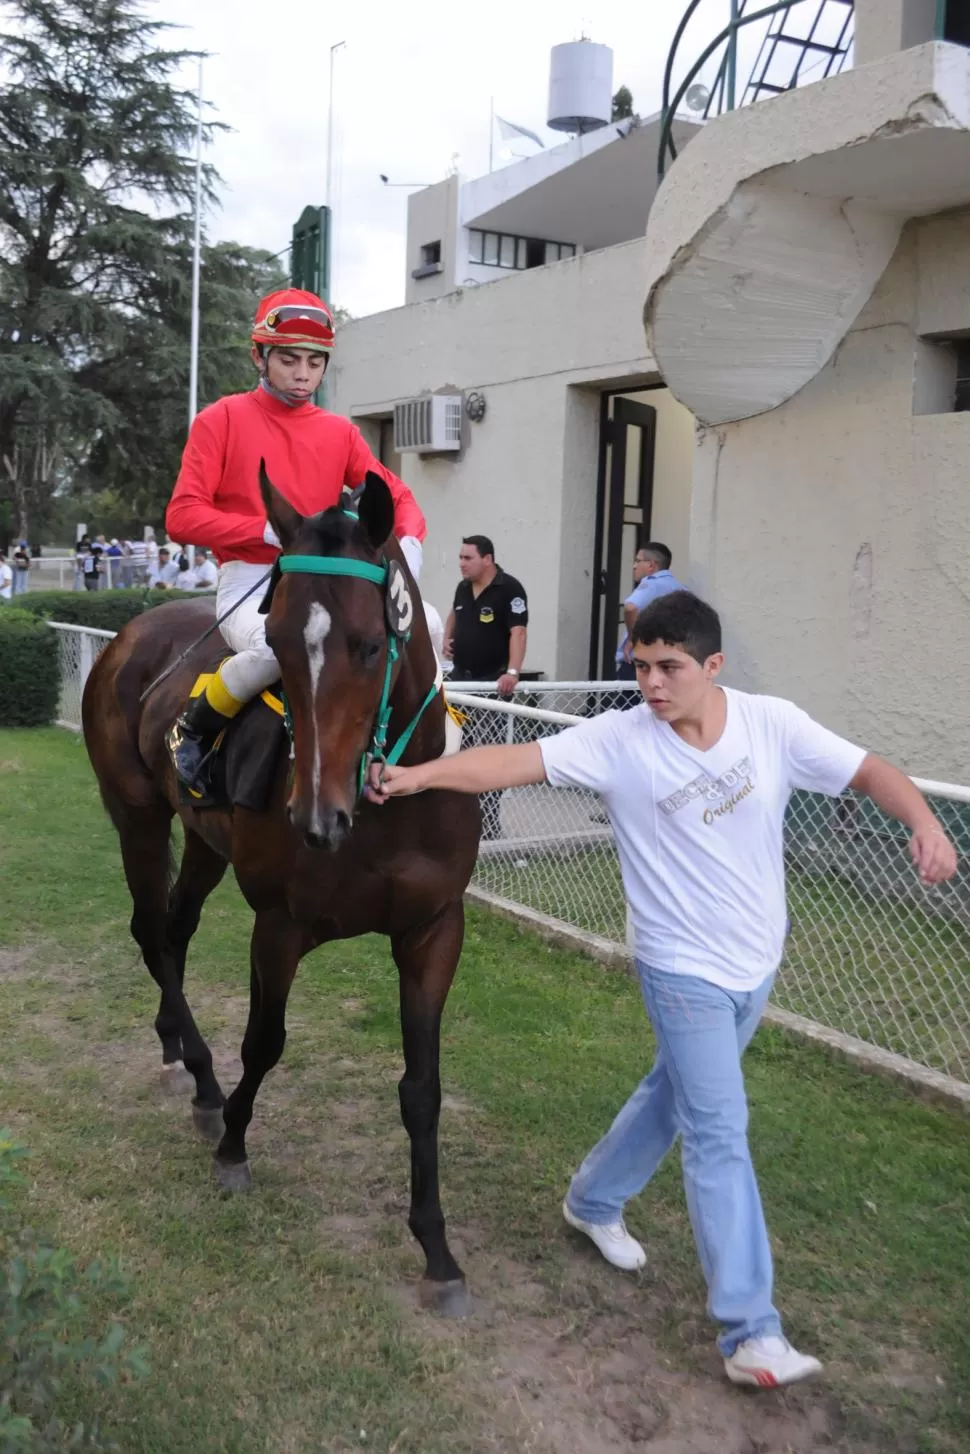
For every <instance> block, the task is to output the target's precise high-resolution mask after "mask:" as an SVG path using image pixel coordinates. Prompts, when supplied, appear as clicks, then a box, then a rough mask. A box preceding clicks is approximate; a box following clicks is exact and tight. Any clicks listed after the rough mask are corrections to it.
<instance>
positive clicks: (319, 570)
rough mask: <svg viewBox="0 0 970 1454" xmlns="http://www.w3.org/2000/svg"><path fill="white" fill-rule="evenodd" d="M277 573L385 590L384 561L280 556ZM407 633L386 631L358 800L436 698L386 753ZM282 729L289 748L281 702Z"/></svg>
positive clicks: (397, 758) (289, 726) (430, 695)
mask: <svg viewBox="0 0 970 1454" xmlns="http://www.w3.org/2000/svg"><path fill="white" fill-rule="evenodd" d="M344 514H346V515H349V516H350V518H351V519H352V520H356V518H357V516H356V515H354V514H353V513H352V512H351V511H350V510H345V511H344ZM277 565H278V567H279V569H280V571H281V572H282V573H283V574H284V575H291V574H292V575H307V576H350V577H352V578H353V579H355V580H360V581H373V583H374V585H375V586H381V587H382V588H383V589H384V590H385V591H386V589H387V583H388V577H389V574H390V567H389V566H388V563H387V560H386V558H385V560H384V561H383V562H382V564H381V565H371V564H369V562H368V561H365V560H352V559H350V558H349V557H347V556H336V555H281V556H280V558H279V560H278V561H277ZM410 635H411V633H410V632H406V633H405V634H404V635H400V634H399V633H398V632H396V631H393V630H392V629H391V628H390V627H389V628H388V638H387V665H386V667H385V669H384V686H383V689H382V691H381V700H380V706H379V707H378V709H377V717H376V719H375V722H374V735H373V737H372V739H371V745H370V749H369V750H368V751H366V752H365V753H364V755H363V757H362V758H361V760H360V768H359V770H358V774H357V793H358V796H359V795H360V794H361V793H362V792H363V790H364V785H365V783H366V782H367V772H368V769H369V767H370V764H371V763H372V762H376V763H380V764H381V766H382V767H383V766H387V765H390V766H391V767H393V766H394V765H395V763H397V762H399V761H400V759H401V758H402V757H403V755H404V753H405V751H406V750H407V746H408V743H409V742H410V741H411V738H412V737H413V736H414V732H415V729H416V727H417V725H418V723H419V722H420V721H421V718H422V717H423V716H424V714H425V711H426V710H427V708H428V707H430V705H431V703H432V702H433V701H434V699H435V697H436V696H437V695H438V690H439V688H438V683H437V682H435V683H434V684H433V686H432V687H431V689H430V691H429V692H428V694H427V696H426V697H425V699H424V701H423V702H422V703H421V706H420V707H419V708H418V710H417V712H416V713H415V715H414V717H412V719H411V721H410V722H409V723H408V725H407V727H406V728H405V729H404V731H403V732H402V733H401V735H400V737H399V738H398V739H397V741H396V742H395V744H394V746H393V747H392V748H390V750H388V746H387V732H388V727H389V725H390V721H391V677H392V676H393V674H394V664H395V662H396V661H397V659H398V657H399V656H400V654H401V646H402V644H403V645H407V642H408V640H409V639H410ZM284 707H285V721H286V728H287V731H288V733H289V736H290V746H291V747H292V745H293V721H292V718H291V717H290V709H289V703H288V702H286V699H285V698H284Z"/></svg>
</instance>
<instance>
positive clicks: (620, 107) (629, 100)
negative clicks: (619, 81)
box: [610, 86, 634, 121]
mask: <svg viewBox="0 0 970 1454" xmlns="http://www.w3.org/2000/svg"><path fill="white" fill-rule="evenodd" d="M633 115H634V111H633V95H632V93H631V91H630V90H629V88H628V87H627V86H621V87H620V89H619V90H618V91H617V93H616V95H615V96H614V97H613V111H612V114H611V118H610V119H611V120H612V121H627V120H629V119H630V118H631V117H632V116H633Z"/></svg>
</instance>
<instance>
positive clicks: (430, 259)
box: [411, 238, 442, 279]
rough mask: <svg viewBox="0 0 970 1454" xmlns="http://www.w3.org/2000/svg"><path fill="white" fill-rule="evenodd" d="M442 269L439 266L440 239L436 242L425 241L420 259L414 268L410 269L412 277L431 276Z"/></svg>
mask: <svg viewBox="0 0 970 1454" xmlns="http://www.w3.org/2000/svg"><path fill="white" fill-rule="evenodd" d="M441 271H442V267H441V240H440V238H439V239H438V241H437V242H426V243H424V244H423V245H422V248H421V261H420V263H419V264H418V266H417V267H416V268H412V269H411V276H412V278H416V279H420V278H431V277H434V276H435V274H436V273H440V272H441Z"/></svg>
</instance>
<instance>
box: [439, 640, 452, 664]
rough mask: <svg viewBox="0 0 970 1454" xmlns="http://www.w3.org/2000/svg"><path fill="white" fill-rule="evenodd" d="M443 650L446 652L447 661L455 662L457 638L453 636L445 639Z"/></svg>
mask: <svg viewBox="0 0 970 1454" xmlns="http://www.w3.org/2000/svg"><path fill="white" fill-rule="evenodd" d="M441 649H442V651H443V652H444V654H445V658H446V660H447V661H454V659H455V638H454V637H453V636H447V637H446V638H445V640H444V643H443V645H442V647H441Z"/></svg>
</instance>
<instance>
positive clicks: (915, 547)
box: [691, 215, 970, 782]
mask: <svg viewBox="0 0 970 1454" xmlns="http://www.w3.org/2000/svg"><path fill="white" fill-rule="evenodd" d="M927 325H929V327H928V328H927ZM921 327H922V328H927V331H930V329H932V330H939V329H942V328H945V330H946V331H947V332H953V333H956V332H959V331H960V330H968V331H970V215H963V216H960V217H954V216H952V215H951V216H947V217H942V218H933V219H928V220H926V221H922V222H914V223H911V224H909V225H908V227H907V228H906V230H905V232H904V234H903V238H902V241H901V243H900V246H899V249H898V251H897V253H896V256H895V258H894V259H893V261H892V263H891V264H890V267H889V269H888V271H887V273H886V274H885V276H884V278H883V280H882V283H881V284H880V285H879V287H878V288H877V290H876V292H875V294H874V295H873V297H872V299H871V301H870V303H869V305H868V306H867V307H866V309H865V310H864V312H863V313H862V314H861V315H860V317H859V319H858V321H857V323H856V325H855V327H854V328H853V330H852V331H851V332H850V333H849V334H848V336H847V337H846V339H845V341H844V342H843V344H842V346H841V347H840V349H839V351H838V353H837V354H836V356H835V358H834V359H833V360H832V361H831V362H830V363H829V364H828V365H827V366H826V367H825V368H824V369H823V370H822V372H821V373H820V374H819V375H818V376H817V377H816V378H815V379H814V380H813V381H812V383H810V384H809V385H807V386H806V387H805V388H804V389H803V390H802V391H801V392H800V393H799V394H797V395H796V396H795V397H794V398H793V399H791V400H790V401H789V402H788V403H786V404H784V405H782V406H781V407H780V408H778V409H776V410H774V411H773V412H771V413H769V414H763V415H760V416H759V417H758V418H755V419H749V420H745V421H743V422H742V423H740V424H732V425H725V426H721V427H719V428H717V429H704V430H701V431H700V442H699V448H698V452H697V455H696V459H695V471H694V487H693V520H692V535H691V549H692V556H693V562H694V568H695V571H696V572H697V579H698V584H699V585H700V586H701V587H702V588H703V589H704V590H705V591H706V592H707V593H708V594H709V596H710V597H711V599H712V600H713V601H714V603H715V604H716V605H717V606H718V607H719V609H720V610H721V612H722V615H723V617H724V622H725V628H726V633H727V643H728V657H729V677H728V679H729V680H733V681H734V682H735V683H736V684H738V685H740V686H743V687H747V688H749V689H751V690H756V691H765V692H771V693H779V694H781V695H785V696H791V697H793V698H794V699H795V700H797V701H799V702H800V703H801V704H802V705H803V706H805V707H806V708H807V709H808V710H810V711H812V712H813V713H815V714H817V715H818V716H819V717H820V718H821V719H822V720H824V721H825V722H827V723H828V724H830V725H831V726H832V727H834V728H835V729H837V730H839V731H842V732H844V733H847V734H848V735H849V736H851V737H854V738H856V739H857V740H859V741H860V742H862V743H864V744H865V745H867V746H869V747H871V748H872V749H873V750H875V751H878V752H882V753H884V754H885V755H887V756H890V757H892V758H893V759H895V760H896V761H898V762H899V763H900V764H901V765H902V766H903V767H904V768H905V769H906V770H907V771H909V772H912V773H918V774H920V775H922V776H926V777H931V778H942V779H949V780H953V781H959V782H968V781H970V731H968V726H967V724H968V720H970V672H968V669H967V668H968V665H970V413H962V414H956V413H914V398H915V399H918V400H921V401H923V402H922V404H921V407H925V399H926V398H927V397H928V396H931V395H932V393H933V387H927V386H926V381H925V379H924V377H923V374H924V371H925V370H926V369H927V368H932V367H933V361H934V358H935V354H934V350H933V348H932V347H931V346H930V345H927V344H924V343H922V342H921V341H920V338H919V330H920V329H921ZM932 384H933V381H931V385H932ZM943 402H944V401H943V399H942V397H941V396H940V395H939V393H938V392H937V407H941V406H942V405H943Z"/></svg>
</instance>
